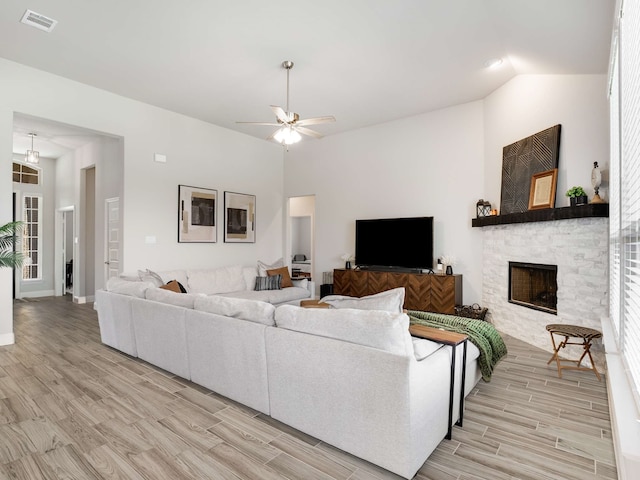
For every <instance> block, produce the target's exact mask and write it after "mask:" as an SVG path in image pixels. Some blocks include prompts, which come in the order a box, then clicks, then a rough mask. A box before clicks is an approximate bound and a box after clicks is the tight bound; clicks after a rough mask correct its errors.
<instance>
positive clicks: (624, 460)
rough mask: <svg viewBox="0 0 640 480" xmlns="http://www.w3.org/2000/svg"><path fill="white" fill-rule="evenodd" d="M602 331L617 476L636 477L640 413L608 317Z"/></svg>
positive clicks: (639, 458)
mask: <svg viewBox="0 0 640 480" xmlns="http://www.w3.org/2000/svg"><path fill="white" fill-rule="evenodd" d="M602 330H603V340H604V344H605V350H606V354H605V357H606V359H607V395H608V397H609V412H610V414H611V430H612V435H613V447H614V450H615V454H616V464H617V468H618V478H619V479H620V480H638V479H640V412H638V408H637V406H636V402H635V398H634V396H633V390H632V389H631V380H630V378H629V375H628V372H627V371H626V369H625V366H624V363H623V361H622V357H621V355H620V353H619V352H618V349H617V346H616V344H615V342H614V341H613V339H614V338H615V337H614V333H613V328H612V326H611V324H610V322H609V320H608V319H607V320H603V321H602Z"/></svg>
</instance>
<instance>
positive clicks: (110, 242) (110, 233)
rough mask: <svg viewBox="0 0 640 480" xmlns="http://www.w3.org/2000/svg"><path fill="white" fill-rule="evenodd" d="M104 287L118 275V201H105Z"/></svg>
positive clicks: (115, 199) (110, 199) (114, 199)
mask: <svg viewBox="0 0 640 480" xmlns="http://www.w3.org/2000/svg"><path fill="white" fill-rule="evenodd" d="M105 210H106V215H105V218H106V220H107V221H106V222H105V223H106V231H105V242H104V244H105V261H104V263H105V265H106V268H105V269H104V271H105V285H106V282H107V280H109V279H110V278H112V277H117V276H118V275H119V274H120V199H119V198H117V197H116V198H108V199H107V200H105Z"/></svg>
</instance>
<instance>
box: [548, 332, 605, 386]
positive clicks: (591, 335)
mask: <svg viewBox="0 0 640 480" xmlns="http://www.w3.org/2000/svg"><path fill="white" fill-rule="evenodd" d="M546 329H547V331H548V332H549V334H550V335H551V343H552V344H553V356H552V357H551V358H550V359H549V361H548V362H547V365H549V364H550V363H551V362H553V361H554V360H555V361H556V366H557V367H558V377H560V378H562V370H563V369H567V370H587V371H589V370H592V371H593V373H595V374H596V377H597V379H598V381H600V374H599V373H598V370H597V369H596V365H595V363H593V357H592V356H591V342H592V341H593V340H594V339H596V338H601V337H602V333H601V332H599V331H598V330H595V329H593V328H588V327H580V326H578V325H565V324H561V323H552V324H550V325H547V326H546ZM554 334H555V335H560V336H563V337H564V340H562V341H561V342H560V343H558V344H557V345H556V340H555V338H554V336H553V335H554ZM569 338H579V339H582V342H570V341H569ZM567 345H582V348H583V349H584V352H582V356H581V357H580V358H579V359H578V360H565V359H561V358H560V357H559V356H558V353H559V352H560V349H561V348H564V347H566V346H567ZM585 356H589V360H590V361H591V367H583V366H581V363H582V360H584V357H585ZM560 362H570V363H575V366H574V365H562V364H561V363H560Z"/></svg>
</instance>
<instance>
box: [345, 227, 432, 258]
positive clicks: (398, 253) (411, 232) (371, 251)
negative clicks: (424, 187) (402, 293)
mask: <svg viewBox="0 0 640 480" xmlns="http://www.w3.org/2000/svg"><path fill="white" fill-rule="evenodd" d="M355 263H356V265H357V266H358V267H360V268H367V269H380V270H387V269H391V270H392V269H403V270H423V269H432V268H433V217H410V218H381V219H376V220H356V261H355Z"/></svg>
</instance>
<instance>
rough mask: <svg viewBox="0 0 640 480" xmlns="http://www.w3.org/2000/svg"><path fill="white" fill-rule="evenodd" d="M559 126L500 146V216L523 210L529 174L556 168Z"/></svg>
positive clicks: (526, 207) (527, 203) (529, 178)
mask: <svg viewBox="0 0 640 480" xmlns="http://www.w3.org/2000/svg"><path fill="white" fill-rule="evenodd" d="M560 129H561V126H560V125H555V126H553V127H550V128H547V129H546V130H542V131H541V132H538V133H536V134H534V135H531V136H529V137H527V138H523V139H522V140H518V141H517V142H515V143H512V144H511V145H507V146H506V147H504V148H503V149H502V191H501V196H500V214H501V215H505V214H507V213H521V212H526V211H527V210H528V207H529V202H528V200H529V192H530V188H531V176H532V175H534V174H536V173H540V172H546V171H549V170H551V169H553V168H558V157H559V153H560Z"/></svg>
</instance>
